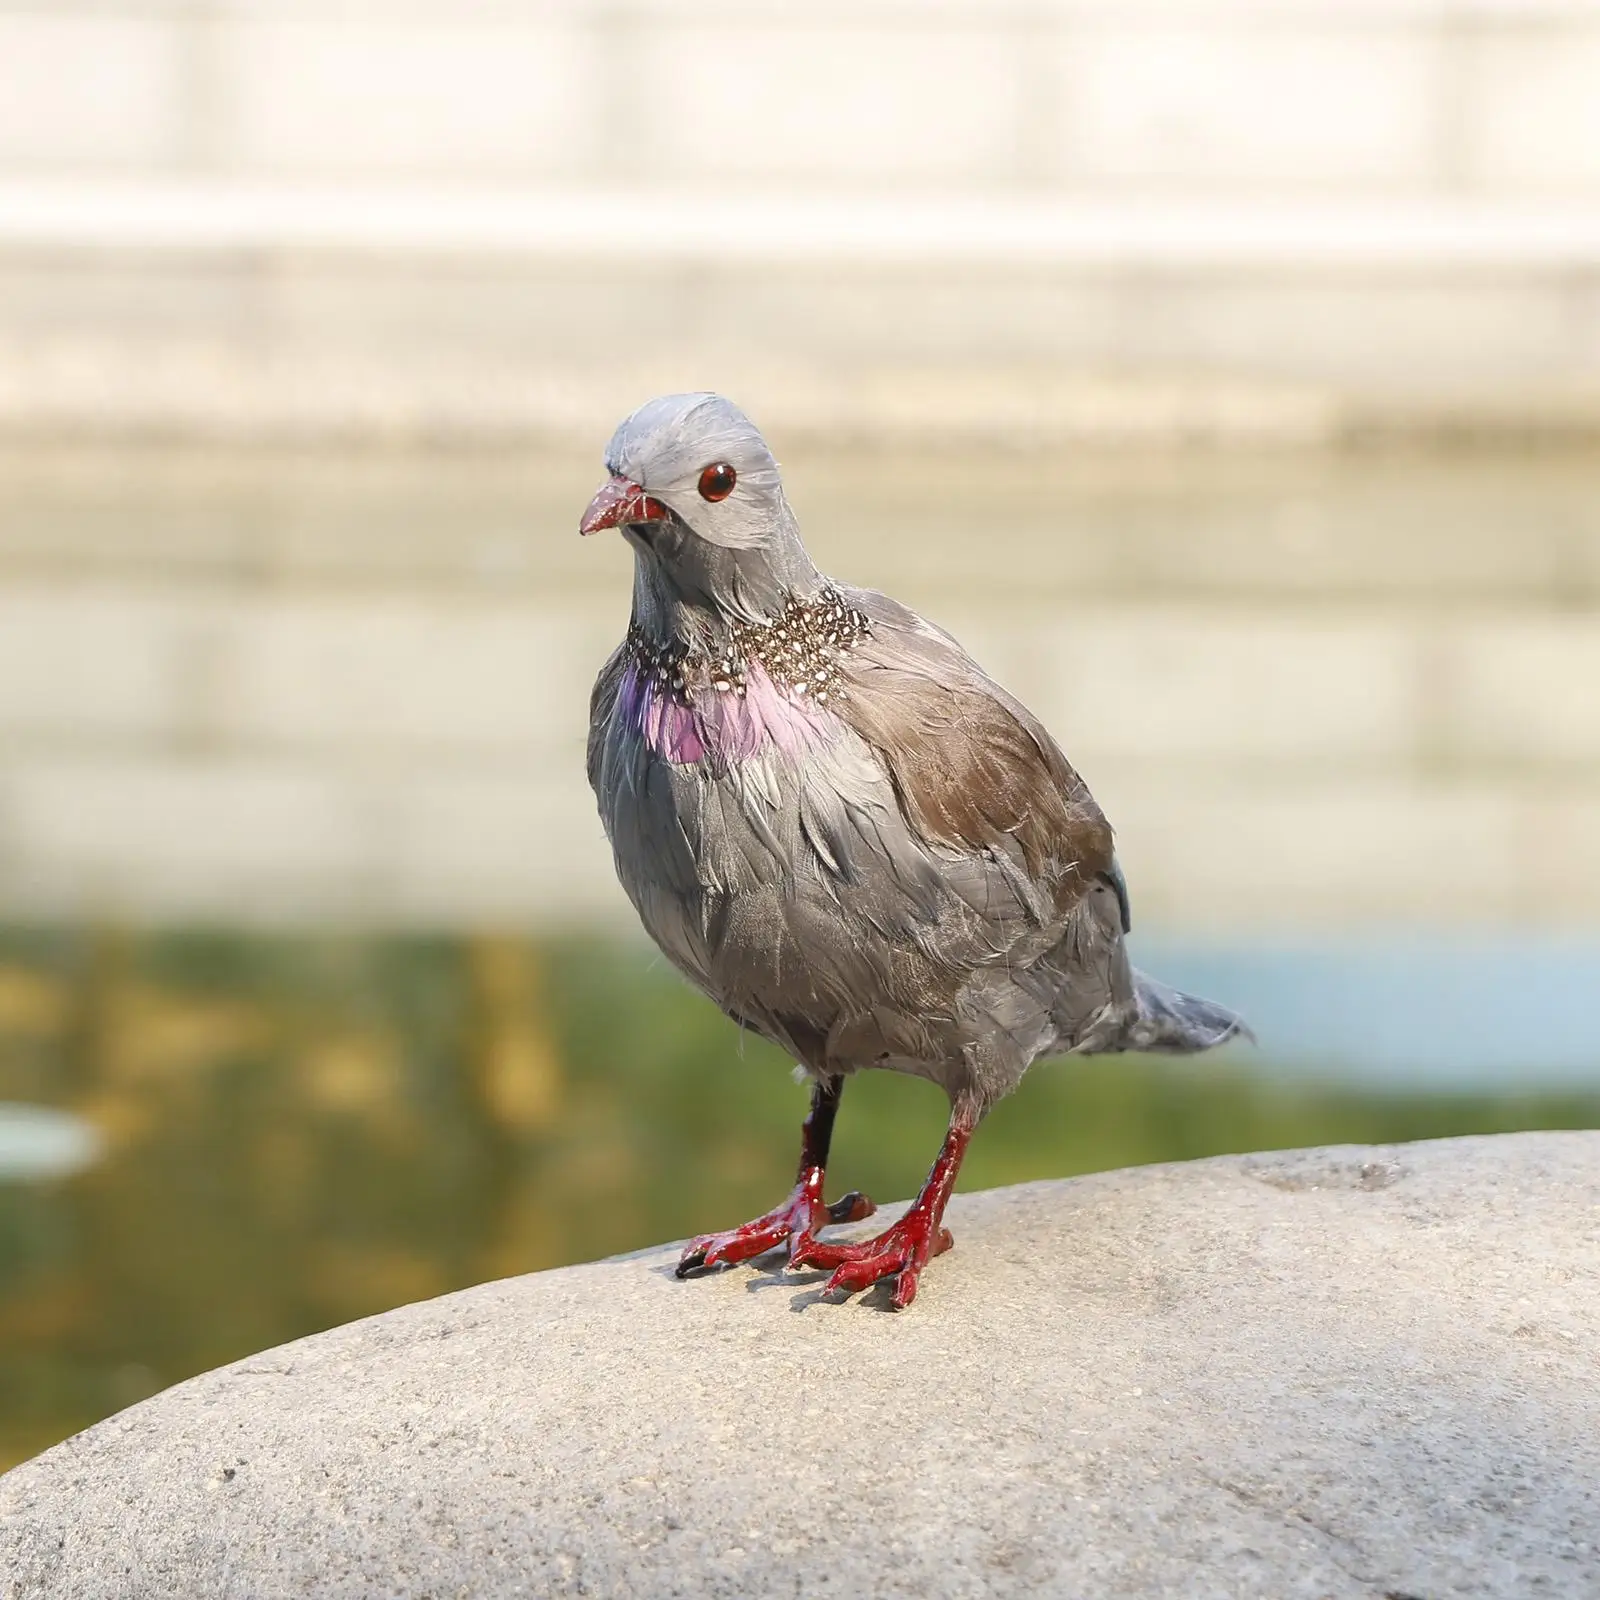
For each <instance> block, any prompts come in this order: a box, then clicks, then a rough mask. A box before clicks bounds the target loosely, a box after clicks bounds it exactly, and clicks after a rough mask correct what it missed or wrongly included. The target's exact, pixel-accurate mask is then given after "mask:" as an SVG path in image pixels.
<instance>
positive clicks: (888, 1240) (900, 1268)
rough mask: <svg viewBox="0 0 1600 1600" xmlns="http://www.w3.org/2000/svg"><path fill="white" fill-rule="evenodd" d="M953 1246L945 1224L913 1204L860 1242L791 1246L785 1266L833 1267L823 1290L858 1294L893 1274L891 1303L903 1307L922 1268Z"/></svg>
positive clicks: (813, 1242)
mask: <svg viewBox="0 0 1600 1600" xmlns="http://www.w3.org/2000/svg"><path fill="white" fill-rule="evenodd" d="M954 1244H955V1238H954V1236H953V1235H952V1234H951V1232H950V1230H949V1229H948V1228H944V1227H938V1226H936V1225H935V1224H934V1222H933V1219H932V1216H931V1215H930V1214H929V1213H928V1212H926V1211H920V1210H917V1209H915V1208H913V1209H912V1210H911V1211H908V1212H907V1213H906V1214H905V1216H903V1217H902V1218H901V1219H900V1220H899V1221H898V1222H896V1223H893V1224H892V1225H891V1226H890V1227H888V1228H886V1229H884V1231H883V1232H882V1233H880V1234H879V1235H878V1236H877V1238H875V1239H863V1240H862V1241H861V1242H860V1243H859V1244H824V1243H823V1242H822V1241H821V1240H818V1239H812V1240H809V1241H806V1242H804V1243H802V1244H799V1245H798V1246H793V1245H792V1246H791V1248H790V1252H789V1265H790V1267H791V1268H794V1267H832V1268H833V1269H834V1272H833V1276H832V1277H831V1278H829V1279H828V1281H827V1282H826V1283H825V1284H823V1286H822V1292H823V1293H824V1294H833V1293H835V1292H836V1291H842V1292H843V1293H845V1294H858V1293H859V1292H860V1291H861V1290H863V1289H870V1288H871V1287H872V1285H873V1284H875V1283H876V1282H878V1280H879V1279H880V1278H887V1277H890V1276H891V1275H892V1276H893V1277H894V1280H895V1284H894V1291H893V1293H892V1294H891V1295H890V1304H891V1305H893V1306H894V1307H895V1309H896V1310H897V1311H903V1310H904V1309H905V1308H906V1307H907V1306H908V1305H910V1304H911V1302H912V1301H913V1300H915V1299H916V1297H917V1279H918V1278H919V1277H920V1276H921V1274H922V1269H923V1268H924V1267H925V1266H927V1264H928V1262H929V1261H931V1260H932V1259H933V1257H934V1256H942V1255H943V1254H944V1253H945V1251H946V1250H948V1249H950V1248H951V1247H952V1246H953V1245H954Z"/></svg>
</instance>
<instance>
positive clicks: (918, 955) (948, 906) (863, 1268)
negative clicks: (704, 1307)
mask: <svg viewBox="0 0 1600 1600" xmlns="http://www.w3.org/2000/svg"><path fill="white" fill-rule="evenodd" d="M605 465H606V470H607V471H608V472H609V474H610V478H609V480H608V481H607V482H606V483H605V484H604V485H602V487H601V488H600V491H599V493H597V494H596V495H595V497H594V499H593V500H592V501H591V502H590V504H589V508H588V510H587V511H585V512H584V514H583V520H582V522H581V523H580V525H579V531H580V532H582V533H585V534H593V533H598V532H600V531H601V530H602V529H606V528H616V529H620V530H621V533H622V536H623V537H624V538H625V539H626V540H627V541H628V543H629V544H630V545H632V547H633V553H634V577H633V616H632V620H631V622H630V624H629V627H628V633H627V637H626V638H625V639H624V641H623V643H622V645H621V646H620V647H619V648H618V649H617V651H616V652H615V653H614V654H613V655H612V656H611V658H610V660H609V661H607V662H606V664H605V666H604V667H603V668H602V669H601V672H600V676H599V679H598V681H597V682H596V684H595V687H594V694H593V697H592V700H591V703H590V721H589V749H588V767H589V782H590V783H591V785H592V786H593V788H594V792H595V795H596V797H597V799H598V801H599V806H600V816H601V819H602V820H603V822H604V824H605V830H606V833H607V835H608V836H609V837H610V840H611V845H612V849H613V851H614V852H615V855H616V865H617V875H618V877H619V878H620V879H621V881H622V886H623V888H624V889H625V890H626V891H627V894H628V898H629V899H630V900H632V902H633V904H634V907H635V908H636V909H637V911H638V913H639V917H640V919H641V920H642V921H643V923H644V925H645V928H646V929H647V930H648V932H649V934H650V936H651V938H652V939H654V940H655V942H656V943H657V944H658V945H659V946H660V947H661V950H662V952H663V953H664V954H665V955H666V957H667V959H668V960H669V961H671V962H672V964H673V965H674V966H675V967H677V968H678V970H679V971H680V972H682V973H683V974H684V976H685V977H687V978H688V980H689V981H690V982H691V983H692V984H694V986H695V987H696V988H698V989H700V990H701V991H702V992H703V993H705V994H706V995H708V996H709V997H710V998H711V999H712V1000H713V1001H715V1002H716V1004H717V1005H718V1006H720V1007H721V1008H722V1010H723V1011H725V1012H726V1013H727V1014H728V1016H730V1017H731V1018H733V1020H734V1021H736V1022H737V1023H739V1024H740V1026H741V1027H746V1028H753V1029H754V1030H755V1031H756V1032H757V1033H759V1034H761V1035H762V1036H763V1037H764V1038H767V1039H770V1040H772V1042H773V1043H774V1044H776V1045H778V1046H780V1047H781V1048H782V1049H784V1050H786V1051H788V1052H789V1054H790V1055H792V1056H793V1057H794V1059H795V1060H796V1061H797V1062H798V1063H799V1064H800V1066H801V1068H802V1069H803V1070H804V1072H805V1074H806V1075H807V1076H809V1078H810V1080H811V1086H812V1088H811V1110H810V1114H809V1116H808V1117H807V1118H806V1121H805V1126H804V1132H803V1140H802V1147H801V1156H800V1170H799V1174H798V1177H797V1179H796V1182H795V1187H794V1190H793V1192H792V1193H791V1194H790V1195H789V1197H788V1199H786V1200H785V1201H783V1203H782V1204H781V1205H779V1206H778V1207H777V1208H776V1209H775V1210H773V1211H770V1212H768V1213H767V1214H766V1215H765V1216H763V1217H758V1218H757V1219H756V1220H755V1221H753V1222H749V1223H746V1224H745V1225H744V1226H743V1227H740V1228H735V1229H733V1230H732V1231H731V1232H728V1233H717V1234H710V1235H707V1236H705V1237H702V1238H698V1239H695V1240H693V1241H692V1242H691V1243H690V1244H689V1245H688V1247H687V1248H686V1249H685V1250H684V1252H683V1257H682V1259H681V1261H680V1262H679V1264H678V1269H677V1271H678V1276H679V1277H683V1276H686V1275H688V1274H689V1273H692V1272H695V1271H696V1270H698V1269H702V1268H711V1267H714V1266H718V1265H722V1264H725V1263H730V1262H736V1261H743V1260H747V1259H749V1258H751V1257H753V1256H757V1255H760V1254H763V1253H764V1252H766V1251H769V1250H772V1249H774V1248H776V1247H777V1246H779V1245H781V1244H784V1243H787V1246H788V1253H789V1264H790V1266H791V1267H793V1268H796V1269H798V1268H803V1267H819V1268H824V1269H832V1276H831V1277H830V1278H829V1280H828V1283H827V1288H828V1289H829V1290H844V1291H847V1292H848V1291H856V1290H861V1289H865V1288H866V1287H868V1286H869V1285H870V1284H873V1283H875V1282H877V1281H878V1280H879V1279H881V1278H886V1277H892V1278H893V1279H894V1284H893V1290H892V1297H891V1298H892V1302H893V1304H894V1305H895V1306H897V1307H904V1306H907V1305H909V1304H910V1303H911V1301H912V1299H913V1297H914V1296H915V1295H916V1292H917V1280H918V1277H919V1275H920V1274H921V1272H922V1270H923V1268H924V1267H925V1266H926V1265H927V1263H928V1261H929V1259H930V1258H931V1257H933V1256H935V1255H938V1254H940V1253H941V1252H942V1251H945V1250H948V1249H949V1248H950V1245H951V1237H950V1233H949V1231H948V1230H947V1229H946V1228H945V1227H944V1225H943V1216H944V1209H945V1203H946V1201H948V1199H949V1198H950V1192H951V1190H952V1188H953V1187H954V1185H955V1181H956V1173H957V1170H958V1169H959V1167H960V1165H961V1158H962V1155H963V1154H964V1152H965V1150H966V1148H967V1143H968V1141H969V1140H970V1139H971V1137H972V1133H973V1130H974V1129H975V1128H976V1127H977V1126H978V1124H979V1122H980V1121H982V1119H983V1116H984V1114H985V1112H987V1111H988V1110H989V1108H990V1107H991V1106H993V1105H994V1104H996V1102H998V1101H999V1100H1001V1099H1002V1098H1003V1097H1004V1096H1006V1095H1007V1094H1009V1093H1010V1092H1011V1091H1012V1090H1013V1089H1015V1088H1016V1086H1017V1084H1018V1083H1019V1082H1020V1081H1021V1079H1022V1075H1023V1074H1024V1073H1025V1072H1026V1071H1027V1070H1028V1068H1029V1066H1030V1065H1031V1064H1032V1063H1033V1062H1034V1061H1036V1060H1038V1059H1039V1058H1040V1057H1041V1056H1050V1055H1062V1054H1072V1055H1093V1054H1099V1053H1101V1052H1104V1051H1113V1050H1160V1051H1174V1052H1178V1053H1188V1052H1191V1051H1197V1050H1209V1049H1210V1048H1212V1047H1213V1046H1214V1045H1219V1044H1221V1043H1222V1042H1223V1041H1224V1040H1226V1039H1230V1038H1232V1037H1233V1036H1234V1035H1235V1034H1238V1033H1240V1032H1242V1031H1244V1029H1243V1024H1242V1023H1241V1022H1240V1020H1239V1018H1238V1017H1236V1016H1234V1015H1233V1014H1232V1013H1231V1012H1229V1011H1226V1010H1224V1009H1223V1008H1222V1007H1221V1006H1218V1005H1214V1004H1212V1003H1211V1002H1210V1001H1208V1000H1200V999H1196V998H1195V997H1193V996H1191V995H1187V994H1181V993H1179V992H1178V991H1176V990H1174V989H1169V988H1167V987H1165V986H1164V985H1162V984H1160V983H1157V982H1156V981H1155V980H1154V979H1151V978H1148V977H1146V976H1145V975H1144V974H1143V973H1141V972H1138V971H1136V970H1135V969H1134V968H1133V967H1132V966H1131V965H1130V964H1129V961H1128V953H1127V949H1126V947H1125V945H1124V942H1123V940H1124V935H1125V934H1126V933H1127V932H1128V928H1129V914H1128V892H1127V888H1126V886H1125V885H1124V882H1123V877H1122V872H1121V870H1120V868H1119V867H1118V865H1117V860H1116V857H1115V855H1114V854H1113V851H1112V838H1111V826H1110V824H1109V823H1108V822H1107V821H1106V819H1105V817H1104V815H1103V814H1102V813H1101V811H1100V808H1099V806H1097V805H1096V804H1095V802H1094V798H1093V796H1091V795H1090V793H1089V790H1088V786H1087V785H1086V784H1085V783H1084V781H1083V779H1082V778H1080V777H1079V776H1078V774H1077V773H1076V772H1075V771H1073V769H1072V767H1071V766H1070V765H1069V764H1068V762H1067V759H1066V757H1065V756H1063V755H1062V753H1061V751H1060V750H1059V749H1058V748H1057V747H1056V744H1055V741H1054V740H1053V739H1052V738H1051V737H1050V735H1049V734H1048V733H1046V732H1045V730H1044V728H1043V727H1042V726H1041V724H1040V723H1039V721H1038V720H1037V719H1036V718H1035V717H1034V716H1033V715H1032V714H1031V713H1030V712H1029V711H1028V709H1027V708H1026V707H1025V706H1023V705H1022V704H1021V703H1020V702H1019V701H1017V700H1016V699H1014V698H1013V697H1012V696H1011V695H1009V694H1007V693H1006V691H1005V690H1004V689H1002V688H1001V687H1000V686H999V685H998V684H997V683H995V682H994V681H993V680H992V679H990V678H989V677H987V676H986V675H985V674H984V672H983V669H982V668H981V667H979V666H978V664H977V663H976V662H975V661H973V659H972V658H971V657H970V656H969V655H968V654H967V653H966V651H964V650H963V649H962V648H961V646H960V645H959V644H957V643H956V641H955V640H954V639H952V638H951V637H950V635H949V634H947V633H944V632H942V631H941V630H940V629H938V628H936V627H934V626H933V625H932V624H931V623H928V622H924V621H923V619H922V618H921V617H919V616H917V615H916V613H915V612H912V611H909V610H907V609H906V607H904V606H903V605H900V604H898V603H897V602H896V601H894V600H890V599H888V598H887V597H886V596H884V595H881V594H874V593H872V592H871V591H869V590H865V589H854V588H851V587H849V586H848V585H846V584H843V583H838V582H835V581H834V580H833V579H831V578H827V577H824V576H823V574H822V573H820V572H818V571H817V569H816V567H815V566H814V565H812V562H811V558H810V556H808V555H807V554H806V548H805V546H804V545H803V544H802V543H801V541H800V530H799V527H798V525H797V523H796V520H795V516H794V513H793V512H792V511H791V510H790V509H789V503H788V501H787V500H786V499H785V498H784V493H783V483H782V480H781V479H780V477H779V473H778V464H777V462H776V461H775V460H774V459H773V456H772V452H771V451H770V450H769V449H768V448H767V444H766V441H765V440H764V439H763V438H762V436H761V434H760V433H759V432H758V431H757V430H756V428H755V426H754V425H753V424H752V423H751V422H750V420H749V419H748V418H747V417H746V416H745V415H744V413H743V412H742V411H740V410H739V408H738V407H737V406H735V405H733V404H732V403H730V402H729V401H727V400H725V399H723V398H722V397H721V396H720V395H715V394H672V395H663V396H662V397H661V398H660V399H657V400H652V401H650V402H649V403H648V404H646V405H643V406H641V407H640V408H639V409H638V410H637V411H635V412H634V413H633V415H632V416H630V417H629V418H627V420H626V421H625V422H623V423H622V425H621V426H620V427H619V428H618V429H617V431H616V433H615V434H613V435H612V439H611V443H610V445H609V446H608V448H607V451H606V461H605ZM874 1067H876V1068H883V1069H886V1070H888V1071H890V1072H906V1073H911V1074H914V1075H915V1076H917V1077H921V1078H928V1079H930V1080H931V1081H932V1082H934V1083H936V1084H938V1085H939V1086H940V1087H941V1088H942V1089H943V1090H944V1091H945V1093H946V1094H947V1095H948V1096H949V1098H950V1125H949V1132H948V1133H947V1135H946V1137H945V1141H944V1147H943V1149H941V1150H940V1152H939V1156H938V1159H937V1160H936V1161H935V1162H934V1164H933V1169H932V1171H930V1172H929V1174H928V1179H927V1182H926V1183H925V1184H924V1185H923V1187H922V1191H921V1193H920V1194H919V1195H918V1196H917V1198H916V1200H915V1201H914V1202H913V1203H912V1205H911V1208H910V1209H909V1210H908V1211H907V1212H906V1213H905V1215H904V1216H903V1217H901V1218H900V1220H899V1221H898V1222H896V1223H895V1224H894V1225H893V1226H892V1227H890V1228H888V1229H886V1230H885V1231H884V1232H882V1233H880V1234H879V1235H878V1236H877V1237H876V1238H874V1239H869V1240H867V1241H865V1242H864V1243H834V1242H831V1241H825V1240H823V1239H821V1238H820V1237H819V1234H820V1232H821V1230H822V1229H823V1228H824V1227H825V1226H826V1225H827V1224H828V1223H830V1222H846V1221H856V1220H859V1219H861V1218H863V1217H866V1216H869V1215H871V1213H872V1211H873V1209H874V1207H873V1204H872V1202H871V1201H870V1200H868V1199H866V1198H865V1196H863V1195H859V1194H849V1195H846V1196H845V1197H844V1198H843V1199H841V1200H838V1201H835V1202H834V1203H833V1204H832V1205H829V1204H827V1203H826V1202H825V1201H824V1199H823V1174H824V1170H825V1168H826V1167H827V1164H828V1145H829V1140H830V1136H831V1134H832V1131H833V1124H834V1118H835V1115H836V1114H837V1112H838V1109H839V1100H840V1096H841V1094H842V1092H843V1089H844V1085H845V1081H846V1079H847V1078H849V1076H850V1075H851V1074H852V1073H854V1072H860V1071H863V1070H865V1069H867V1068H874Z"/></svg>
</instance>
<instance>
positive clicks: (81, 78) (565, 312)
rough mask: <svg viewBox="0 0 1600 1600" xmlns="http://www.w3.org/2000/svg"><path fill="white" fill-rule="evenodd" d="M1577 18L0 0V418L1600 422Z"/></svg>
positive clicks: (1590, 148)
mask: <svg viewBox="0 0 1600 1600" xmlns="http://www.w3.org/2000/svg"><path fill="white" fill-rule="evenodd" d="M1597 265H1600V7H1597V6H1596V5H1594V4H1593V3H1590V0H1026V3H1021V0H852V3H848V4H846V3H841V0H827V3H817V4H806V5H800V4H776V3H762V0H743V3H739V4H734V3H723V0H520V3H519V0H479V3H477V4H472V5H461V4H453V3H448V0H344V3H328V0H140V3H134V0H49V3H48V4H45V3H31V4H30V3H27V0H0V421H9V422H10V423H12V424H14V425H23V426H28V427H34V426H44V427H49V426H58V427H62V428H76V427H80V426H87V427H95V428H98V427H106V426H111V427H116V428H119V429H120V428H131V429H136V430H138V429H156V430H160V429H167V428H179V429H183V430H188V431H204V432H206V433H209V434H227V433H244V434H259V433H268V434H271V433H279V434H282V433H290V434H294V433H305V432H312V433H317V432H322V431H325V430H327V429H330V428H334V429H340V430H354V431H357V432H363V431H366V432H380V433H400V434H406V433H427V434H434V435H437V434H439V433H441V432H442V433H448V434H460V433H465V434H468V435H477V434H483V433H491V434H506V433H509V434H514V435H523V434H527V433H536V434H537V433H546V434H550V433H553V434H557V435H561V436H564V437H577V436H583V437H588V436H590V435H592V433H593V431H594V429H595V428H596V427H597V426H604V425H605V424H606V423H607V422H608V421H609V419H610V418H611V417H612V416H613V415H614V414H615V413H616V411H617V410H618V406H619V399H621V398H626V397H630V396H633V395H635V394H637V393H639V392H642V391H644V390H649V389H653V388H657V387H660V386H661V385H663V384H670V385H672V386H681V385H682V384H683V383H684V382H685V381H694V382H713V381H714V382H716V383H717V384H719V385H720V386H722V387H725V388H730V389H733V390H735V391H737V392H740V393H747V394H759V395H760V396H761V397H762V402H763V413H764V415H766V416H767V417H768V418H769V419H770V420H771V421H773V422H774V423H781V424H782V425H784V426H786V427H789V428H790V429H792V430H799V429H806V430H811V431H815V432H818V433H825V434H829V435H853V434H863V433H865V434H878V433H881V432H883V431H889V432H895V433H913V434H918V435H923V434H925V433H926V431H927V430H929V429H936V430H941V431H945V432H948V433H953V434H956V435H968V434H971V433H973V432H975V431H976V432H997V433H1007V434H1009V433H1012V432H1014V431H1015V430H1017V429H1019V428H1022V429H1028V430H1032V431H1033V432H1035V433H1038V434H1044V435H1064V436H1069V437H1071V436H1078V435H1083V434H1091V435H1104V436H1121V435H1127V434H1132V435H1136V436H1150V435H1155V436H1167V435H1172V434H1183V435H1186V436H1187V435H1192V434H1194V433H1197V432H1198V433H1201V434H1221V435H1224V436H1230V437H1232V436H1239V437H1268V438H1277V437H1285V436H1286V437H1291V438H1301V439H1303V438H1319V437H1326V436H1328V435H1329V434H1338V433H1341V432H1344V431H1348V430H1351V429H1356V430H1365V429H1368V428H1380V429H1381V428H1388V427H1395V426H1411V425H1422V426H1428V427H1433V426H1438V425H1453V424H1457V423H1463V422H1464V423H1467V424H1470V425H1472V426H1474V427H1477V426H1483V425H1494V424H1497V423H1511V424H1515V425H1517V426H1519V427H1523V426H1529V425H1534V426H1552V425H1553V426H1558V427H1567V426H1571V425H1583V426H1586V427H1587V426H1589V425H1591V424H1593V423H1594V422H1595V420H1596V419H1597V418H1600V292H1597V286H1600V278H1597Z"/></svg>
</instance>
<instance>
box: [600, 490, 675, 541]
mask: <svg viewBox="0 0 1600 1600" xmlns="http://www.w3.org/2000/svg"><path fill="white" fill-rule="evenodd" d="M668 515H670V513H669V512H668V511H667V508H666V507H665V506H664V505H662V503H661V502H660V501H659V500H656V499H653V498H652V497H651V496H649V495H647V494H646V493H645V492H644V490H643V489H641V488H640V487H639V485H638V484H636V483H634V482H633V481H632V480H631V479H629V478H613V479H612V480H611V481H610V482H609V483H603V484H601V485H600V492H599V493H598V494H597V495H596V496H595V497H594V499H593V500H591V501H590V502H589V509H588V510H587V511H585V512H584V514H583V521H582V522H580V523H579V524H578V532H579V533H599V531H600V530H601V529H602V528H620V527H621V526H622V525H623V523H625V522H661V521H664V520H665V519H666V517H667V516H668Z"/></svg>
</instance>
